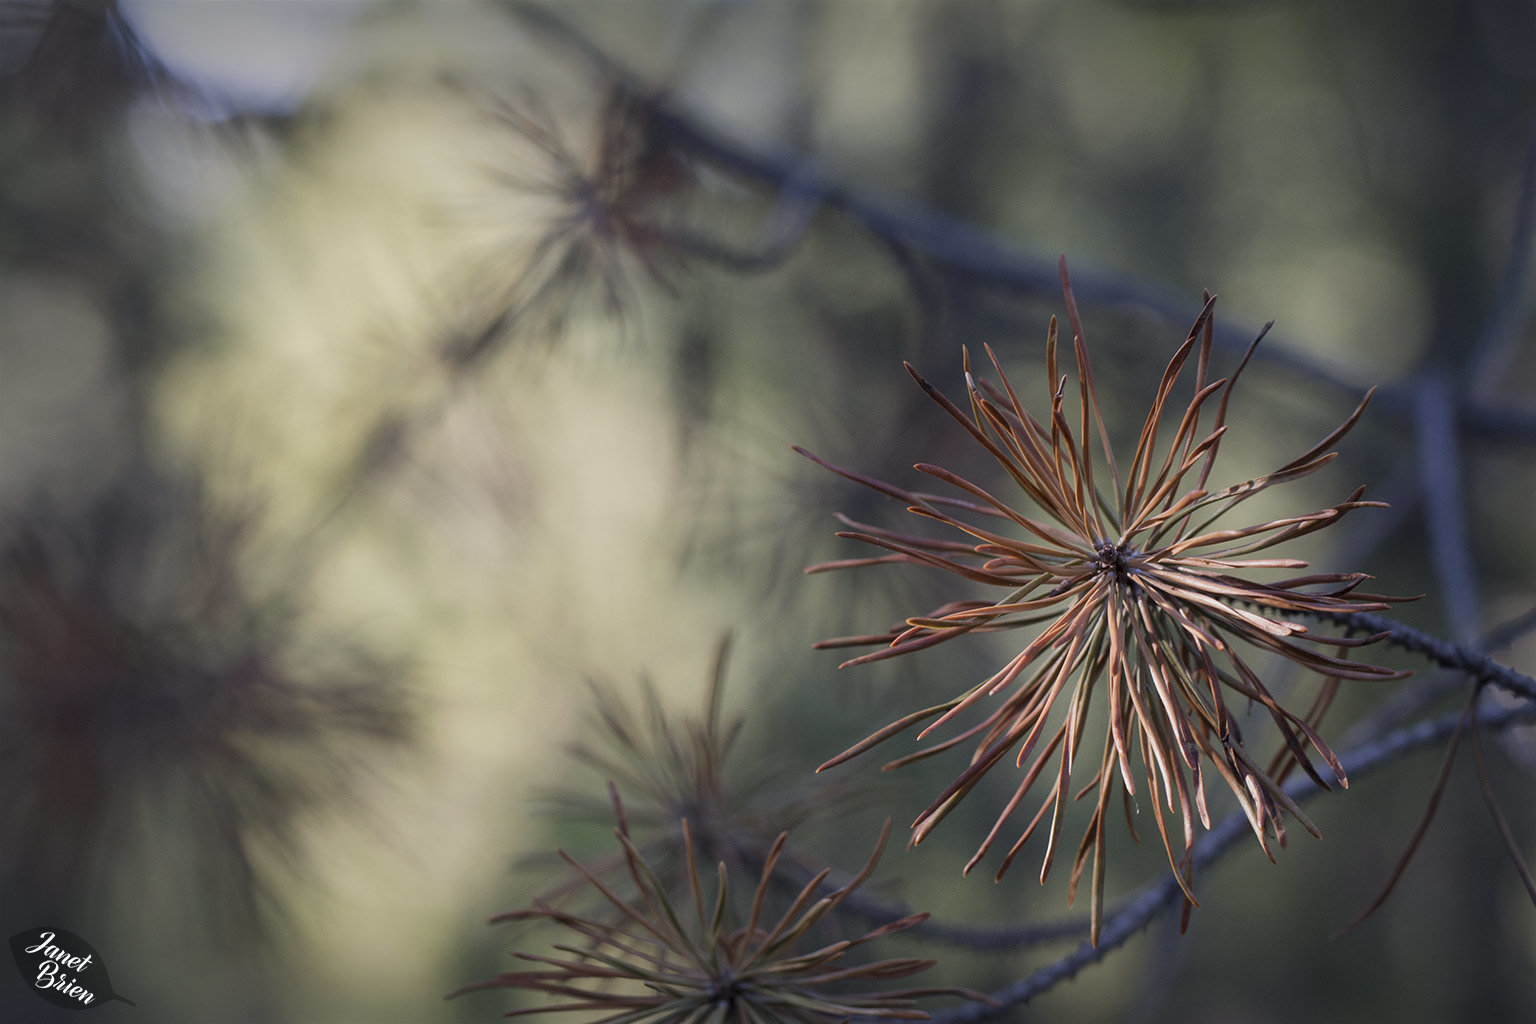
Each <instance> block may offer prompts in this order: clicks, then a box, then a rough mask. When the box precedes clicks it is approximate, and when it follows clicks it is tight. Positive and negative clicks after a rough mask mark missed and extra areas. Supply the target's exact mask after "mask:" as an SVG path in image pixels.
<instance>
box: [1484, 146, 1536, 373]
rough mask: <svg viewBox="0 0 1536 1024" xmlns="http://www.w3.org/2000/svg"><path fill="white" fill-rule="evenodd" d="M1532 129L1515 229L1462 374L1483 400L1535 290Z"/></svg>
mask: <svg viewBox="0 0 1536 1024" xmlns="http://www.w3.org/2000/svg"><path fill="white" fill-rule="evenodd" d="M1533 265H1536V132H1533V133H1532V135H1531V139H1530V142H1529V143H1528V144H1527V146H1526V151H1525V166H1524V167H1523V168H1522V174H1521V179H1520V198H1519V200H1518V201H1517V203H1516V205H1515V227H1514V232H1513V234H1512V236H1511V238H1510V242H1509V258H1508V259H1507V260H1506V261H1505V263H1504V275H1503V277H1502V278H1500V280H1499V288H1498V291H1497V293H1496V294H1495V295H1494V299H1493V303H1492V305H1491V306H1490V308H1489V313H1488V317H1487V319H1486V320H1485V321H1484V323H1483V329H1482V332H1481V333H1480V334H1479V335H1478V339H1477V345H1476V347H1475V348H1474V349H1473V354H1472V362H1471V365H1470V366H1469V367H1468V378H1469V380H1470V382H1471V388H1472V393H1473V394H1474V395H1476V396H1478V397H1479V398H1487V397H1489V396H1491V395H1493V394H1494V393H1496V392H1497V390H1498V384H1499V381H1500V380H1502V379H1503V377H1504V373H1505V371H1506V370H1507V369H1508V367H1509V363H1510V361H1511V360H1512V359H1513V358H1514V354H1515V349H1516V347H1517V346H1518V344H1519V342H1520V338H1521V331H1520V328H1521V325H1522V324H1524V323H1525V320H1526V317H1527V316H1528V315H1529V313H1530V308H1531V297H1532V292H1533V291H1536V266H1533Z"/></svg>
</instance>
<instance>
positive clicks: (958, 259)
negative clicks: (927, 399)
mask: <svg viewBox="0 0 1536 1024" xmlns="http://www.w3.org/2000/svg"><path fill="white" fill-rule="evenodd" d="M502 6H503V8H504V9H505V10H506V11H507V12H508V13H509V14H510V15H511V16H513V17H514V18H516V19H517V20H518V21H519V22H520V23H521V24H522V25H523V26H525V27H526V28H528V29H530V30H532V31H534V32H537V33H539V34H540V35H542V36H544V37H545V38H547V39H550V40H552V41H554V42H556V43H557V44H559V45H561V46H563V47H565V48H566V49H568V50H569V51H570V52H571V53H572V54H573V55H575V56H577V57H579V58H580V59H582V60H584V61H585V62H586V63H587V64H588V65H589V66H590V67H591V68H592V70H593V71H594V72H595V73H597V74H599V75H601V76H602V77H603V78H605V79H606V80H607V81H609V82H610V83H611V84H612V85H613V87H614V88H615V89H617V90H619V91H621V92H630V93H633V94H635V95H639V96H644V97H646V98H647V99H648V101H649V102H650V103H651V104H652V105H653V106H652V111H653V113H652V116H653V118H654V123H655V124H657V125H658V126H659V127H662V128H664V129H665V131H666V132H667V136H668V138H669V140H671V141H672V142H673V143H674V144H676V145H678V146H680V147H684V148H686V149H688V150H689V151H690V152H692V153H693V154H694V155H696V156H698V157H700V158H703V159H707V160H709V161H710V162H712V163H713V164H715V165H716V166H718V167H719V168H721V169H722V170H726V171H730V172H732V173H734V174H736V175H738V176H739V177H741V178H745V179H749V180H753V181H756V182H759V183H760V184H762V185H764V186H767V187H769V188H771V189H773V190H775V191H776V192H778V193H780V194H781V195H783V196H784V197H785V198H789V199H792V200H793V201H796V202H799V203H803V204H804V206H805V208H806V209H814V208H826V209H829V210H835V211H837V212H839V213H841V214H843V215H844V216H846V217H848V218H849V219H850V220H852V221H853V222H855V223H857V224H859V225H860V226H862V227H863V228H864V229H865V230H866V231H868V232H870V233H871V234H872V235H874V236H876V237H878V238H880V239H882V240H884V241H886V242H887V243H890V244H900V245H903V246H905V247H908V248H910V249H912V250H916V251H921V252H922V253H923V254H924V255H925V256H926V257H928V258H929V259H930V260H931V261H933V262H934V263H937V264H940V265H942V266H943V267H945V268H946V269H947V270H948V271H949V272H950V273H952V274H954V275H955V276H957V277H961V278H965V279H968V280H971V281H975V282H980V283H985V284H990V285H994V286H997V287H1000V288H1005V289H1007V290H1009V291H1010V292H1011V293H1014V294H1023V295H1041V296H1047V295H1048V296H1054V295H1055V294H1056V293H1057V289H1058V288H1059V285H1060V279H1059V276H1058V274H1057V269H1056V264H1057V258H1056V256H1054V255H1049V256H1047V255H1044V254H1037V253H1032V252H1029V251H1027V250H1025V249H1023V248H1021V247H1019V246H1017V245H1015V244H1013V243H1011V242H1008V241H1006V240H1004V239H1001V238H999V237H997V236H995V235H992V234H990V233H987V232H985V231H981V230H979V229H977V228H975V227H972V226H971V225H969V224H965V223H963V222H960V221H957V220H954V219H952V218H950V217H946V216H944V215H943V214H940V213H936V212H934V211H932V210H927V209H923V208H920V207H912V206H907V205H903V204H900V203H897V202H894V201H891V200H887V199H882V198H877V197H876V196H874V195H873V194H872V193H870V192H869V191H867V190H863V189H853V188H849V187H847V186H845V185H842V184H840V183H838V182H836V181H834V180H832V179H831V178H828V177H826V176H824V175H821V174H818V173H816V172H815V171H813V170H809V169H808V167H807V162H806V161H805V159H804V158H802V157H798V156H785V155H782V154H776V153H770V152H767V151H766V150H763V149H761V148H758V147H753V146H748V145H746V144H744V143H742V142H741V141H740V140H737V139H733V138H731V137H730V136H728V135H726V134H725V133H723V132H720V131H717V130H715V129H714V128H711V127H709V126H708V125H706V124H704V123H703V122H702V121H700V120H699V119H697V118H695V117H693V116H691V115H690V114H688V113H687V112H685V111H684V110H682V109H681V108H680V107H679V106H678V105H677V104H676V103H675V102H672V101H667V100H665V99H661V100H658V99H657V98H656V93H655V90H654V89H653V88H651V87H649V86H648V84H647V83H646V82H645V81H644V80H643V79H641V78H640V76H638V75H637V74H635V72H633V71H632V70H631V69H629V68H628V67H627V66H625V65H624V64H623V63H621V62H620V61H618V60H617V59H615V58H614V57H612V56H611V55H609V54H608V53H607V52H606V51H605V50H603V49H602V48H601V47H599V46H598V45H597V44H595V43H594V42H592V41H591V40H590V39H588V38H587V37H586V36H585V35H583V34H582V33H581V32H580V31H579V30H577V29H575V28H573V27H572V26H571V25H570V24H569V23H568V22H566V21H565V20H564V19H563V18H561V17H560V16H559V15H556V14H555V13H553V12H552V11H551V10H550V9H549V8H547V7H545V6H543V5H540V4H536V3H529V2H526V0H503V5H502ZM1079 268H1080V269H1076V270H1074V271H1073V275H1072V280H1073V290H1074V291H1075V292H1076V294H1077V296H1078V298H1079V299H1081V300H1083V301H1084V302H1091V303H1093V304H1095V305H1100V306H1112V307H1120V308H1129V309H1135V310H1140V311H1144V312H1150V313H1152V314H1154V315H1156V316H1159V317H1161V318H1162V319H1165V320H1169V321H1173V322H1178V323H1183V322H1184V320H1185V319H1186V318H1187V314H1188V309H1189V296H1188V295H1185V294H1184V293H1182V292H1180V291H1178V290H1176V289H1171V288H1167V287H1163V286H1159V285H1155V284H1151V283H1148V282H1146V281H1142V280H1140V279H1138V278H1135V277H1132V276H1130V275H1127V274H1119V273H1114V272H1111V271H1103V270H1093V269H1091V268H1081V265H1080V264H1079ZM1254 333H1255V332H1254V330H1253V328H1252V327H1251V325H1245V324H1240V323H1235V322H1224V323H1223V324H1221V325H1218V327H1217V329H1216V333H1215V342H1216V344H1217V345H1218V346H1220V347H1222V348H1224V349H1226V350H1228V351H1230V352H1234V353H1241V352H1243V351H1246V349H1247V348H1248V345H1249V343H1250V342H1251V341H1252V340H1253V335H1254ZM1258 357H1259V358H1262V359H1267V360H1268V361H1270V362H1271V363H1273V364H1275V365H1278V366H1282V367H1284V368H1286V369H1288V370H1291V371H1293V372H1295V373H1297V374H1300V375H1302V376H1304V377H1306V378H1307V379H1309V380H1312V381H1314V382H1316V383H1318V384H1321V385H1324V386H1325V387H1327V388H1329V389H1331V390H1334V391H1337V392H1339V393H1341V394H1344V395H1347V396H1349V397H1350V398H1351V399H1352V400H1353V399H1354V398H1357V397H1358V396H1359V395H1360V394H1361V393H1362V392H1363V391H1364V390H1365V386H1364V385H1363V384H1362V383H1361V382H1360V381H1357V380H1355V379H1353V378H1352V377H1351V376H1349V375H1347V374H1345V373H1342V372H1340V371H1339V370H1338V369H1336V368H1334V367H1332V366H1330V365H1329V364H1327V363H1325V362H1322V361H1319V360H1316V359H1313V358H1312V357H1310V356H1307V355H1305V354H1303V353H1302V352H1301V351H1300V350H1299V349H1297V348H1295V347H1290V346H1286V345H1285V343H1284V342H1283V341H1282V342H1278V343H1274V342H1272V343H1271V344H1269V345H1266V346H1265V347H1263V348H1261V349H1260V350H1259V352H1258ZM1376 406H1377V408H1379V409H1381V410H1383V411H1384V412H1387V413H1389V414H1391V415H1394V416H1395V417H1397V418H1399V419H1405V420H1406V419H1411V418H1412V417H1413V416H1414V414H1415V395H1414V389H1413V388H1412V387H1411V386H1409V385H1406V384H1395V385H1391V384H1389V385H1385V386H1382V387H1381V388H1379V389H1378V390H1377V394H1376ZM1457 425H1458V427H1459V428H1460V429H1461V430H1462V431H1464V432H1466V433H1468V434H1470V435H1475V436H1477V437H1479V438H1481V439H1483V440H1490V441H1503V442H1514V443H1530V442H1532V441H1536V409H1527V408H1521V407H1497V406H1494V405H1493V404H1492V403H1487V402H1479V403H1471V402H1465V403H1460V406H1459V408H1458V410H1457Z"/></svg>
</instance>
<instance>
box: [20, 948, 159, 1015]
mask: <svg viewBox="0 0 1536 1024" xmlns="http://www.w3.org/2000/svg"><path fill="white" fill-rule="evenodd" d="M11 954H12V955H13V956H14V957H15V958H16V969H17V970H19V971H21V976H22V977H23V978H25V979H26V982H27V984H28V985H30V986H31V987H32V991H34V992H36V993H37V994H38V995H39V996H42V997H43V998H44V999H46V1000H48V1001H49V1002H50V1003H52V1004H53V1005H55V1006H66V1007H73V1008H75V1009H79V1008H80V1007H82V1006H94V1005H95V1004H96V1003H98V1002H101V1003H105V1002H110V1001H111V1000H113V999H117V1000H119V1001H121V1002H124V1003H127V1004H128V1005H129V1006H134V1005H136V1004H135V1003H134V1001H133V1000H132V999H124V998H123V997H122V996H120V995H118V994H117V993H116V992H113V991H112V981H111V979H109V978H108V977H107V965H106V964H104V963H102V962H101V959H100V958H99V957H98V956H97V955H96V951H95V950H94V949H92V948H91V944H90V943H89V942H86V941H85V940H84V939H82V938H81V937H80V936H78V935H76V934H75V933H74V932H67V931H65V930H64V929H62V928H30V929H28V930H27V931H24V932H17V933H16V934H15V935H12V936H11Z"/></svg>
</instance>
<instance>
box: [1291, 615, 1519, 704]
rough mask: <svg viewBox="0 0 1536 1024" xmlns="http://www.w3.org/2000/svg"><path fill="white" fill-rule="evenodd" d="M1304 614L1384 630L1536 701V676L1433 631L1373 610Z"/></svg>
mask: <svg viewBox="0 0 1536 1024" xmlns="http://www.w3.org/2000/svg"><path fill="white" fill-rule="evenodd" d="M1306 614H1309V615H1312V616H1313V617H1315V618H1320V619H1326V620H1327V621H1329V622H1334V623H1337V624H1338V625H1341V626H1345V627H1347V628H1349V629H1351V630H1355V631H1359V632H1364V633H1387V634H1389V635H1388V636H1387V637H1386V638H1385V639H1384V640H1383V643H1389V644H1392V645H1394V646H1396V647H1401V648H1402V649H1403V650H1405V651H1411V652H1413V653H1414V654H1418V655H1421V656H1423V657H1425V658H1428V659H1429V660H1430V661H1432V662H1434V663H1435V664H1437V665H1440V666H1443V667H1444V668H1451V669H1455V670H1456V671H1458V672H1460V673H1462V674H1463V675H1465V676H1466V677H1467V678H1468V679H1474V680H1477V681H1479V682H1485V683H1491V684H1493V685H1494V686H1497V687H1499V688H1500V689H1502V690H1508V691H1509V692H1510V693H1514V694H1518V695H1519V696H1521V697H1525V698H1526V699H1527V700H1531V701H1536V679H1533V678H1531V677H1530V676H1528V675H1526V674H1525V673H1524V672H1517V671H1515V670H1514V669H1512V668H1510V667H1509V666H1507V665H1501V664H1499V663H1498V662H1496V661H1494V660H1493V659H1492V658H1490V657H1488V656H1487V655H1486V654H1482V653H1480V652H1478V651H1475V650H1473V649H1472V648H1470V647H1465V646H1463V645H1461V644H1455V643H1452V642H1450V641H1449V640H1442V639H1440V638H1439V637H1437V636H1434V635H1433V634H1430V633H1426V632H1424V631H1423V630H1420V629H1414V628H1413V627H1412V626H1408V625H1405V624H1403V623H1401V622H1398V621H1397V620H1395V619H1389V618H1387V617H1386V616H1385V615H1377V614H1376V613H1374V612H1350V613H1334V612H1316V613H1312V612H1308V613H1306Z"/></svg>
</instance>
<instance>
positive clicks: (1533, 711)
mask: <svg viewBox="0 0 1536 1024" xmlns="http://www.w3.org/2000/svg"><path fill="white" fill-rule="evenodd" d="M1461 718H1462V716H1461V713H1460V712H1457V713H1455V714H1450V715H1445V716H1442V717H1439V718H1433V719H1428V720H1426V721H1423V722H1418V723H1416V724H1414V725H1411V726H1408V727H1407V728H1404V729H1399V730H1397V731H1395V732H1392V733H1389V734H1388V735H1386V736H1383V737H1381V738H1380V739H1379V740H1374V741H1372V742H1369V743H1365V744H1362V745H1361V746H1359V747H1356V748H1355V749H1353V750H1349V751H1346V752H1344V753H1343V754H1342V755H1340V760H1341V761H1343V763H1344V768H1345V770H1346V771H1347V772H1348V773H1349V776H1350V778H1352V779H1355V780H1358V779H1361V778H1364V777H1365V776H1368V775H1370V774H1371V773H1372V772H1374V771H1376V770H1377V769H1379V768H1381V767H1383V766H1385V765H1387V764H1390V763H1391V762H1393V761H1395V760H1397V759H1398V758H1400V757H1402V756H1404V755H1406V754H1409V753H1411V752H1413V751H1415V750H1418V749H1420V748H1422V747H1425V746H1428V745H1430V744H1432V743H1436V742H1438V741H1440V740H1443V739H1446V738H1447V737H1449V736H1451V735H1452V734H1453V733H1455V731H1456V728H1457V726H1458V724H1459V723H1460V722H1461ZM1533 719H1536V704H1531V703H1526V704H1520V705H1517V706H1515V707H1488V708H1483V709H1480V710H1479V711H1478V713H1477V715H1476V717H1475V718H1474V719H1473V720H1472V724H1473V725H1474V727H1476V728H1481V729H1490V730H1500V729H1504V728H1506V727H1508V726H1511V725H1515V724H1518V723H1521V722H1528V721H1531V720H1533ZM1285 791H1286V793H1288V794H1289V795H1290V796H1291V798H1292V799H1294V800H1296V801H1298V802H1302V801H1306V800H1309V799H1311V798H1312V797H1314V796H1316V795H1317V794H1318V793H1321V792H1323V791H1322V790H1320V789H1318V788H1317V787H1316V786H1315V785H1314V784H1313V782H1312V780H1311V779H1308V778H1306V777H1305V776H1298V777H1296V778H1294V779H1292V780H1291V781H1290V782H1288V783H1287V784H1286V786H1285ZM1248 831H1249V824H1248V819H1247V818H1246V817H1245V816H1244V815H1242V814H1233V815H1230V816H1228V817H1227V818H1225V819H1223V820H1222V821H1220V822H1218V823H1217V824H1216V826H1215V827H1214V828H1212V829H1211V830H1210V831H1209V832H1208V833H1206V834H1205V835H1204V836H1203V837H1202V838H1201V839H1200V841H1199V842H1197V843H1196V844H1195V850H1194V854H1193V858H1194V867H1195V871H1196V872H1197V873H1198V872H1199V871H1201V870H1202V869H1205V868H1208V867H1209V866H1210V865H1211V864H1213V863H1215V862H1216V861H1217V860H1218V859H1220V858H1221V857H1222V856H1223V855H1225V854H1226V853H1227V851H1228V850H1230V849H1232V848H1233V847H1235V845H1236V844H1237V843H1238V841H1239V840H1241V839H1242V838H1243V837H1244V836H1245V835H1247V833H1248ZM1180 899H1181V890H1180V888H1179V884H1178V880H1177V879H1176V878H1174V876H1173V875H1171V874H1170V875H1168V876H1167V877H1166V878H1164V879H1163V880H1162V881H1160V882H1158V883H1157V884H1155V885H1153V886H1150V887H1149V888H1147V889H1145V890H1144V891H1143V892H1142V893H1141V894H1140V895H1138V896H1136V897H1135V898H1134V899H1132V900H1131V901H1130V902H1129V903H1127V904H1125V905H1124V906H1123V907H1121V908H1120V909H1118V910H1116V911H1114V912H1113V913H1112V914H1110V915H1108V916H1106V917H1105V919H1104V930H1103V933H1102V934H1101V935H1100V937H1099V944H1098V945H1097V946H1093V945H1090V944H1089V943H1087V942H1084V943H1083V944H1082V945H1080V946H1078V947H1077V948H1076V949H1075V950H1073V951H1072V952H1071V953H1069V954H1067V955H1066V956H1064V957H1061V958H1060V959H1058V960H1056V961H1053V962H1052V963H1049V964H1047V965H1046V966H1044V967H1042V968H1040V969H1039V970H1037V971H1035V972H1034V973H1033V974H1030V975H1028V976H1027V977H1025V978H1022V979H1020V980H1019V981H1018V982H1016V983H1015V984H1013V985H1010V986H1009V987H1008V988H1005V989H1002V990H1001V991H998V992H994V993H992V995H993V998H995V999H996V1000H997V1005H996V1006H993V1005H987V1004H981V1003H976V1004H968V1005H965V1006H960V1007H956V1008H954V1009H951V1010H944V1011H940V1012H938V1013H935V1014H934V1015H933V1019H934V1021H936V1022H941V1024H960V1022H963V1021H979V1020H991V1019H994V1018H997V1017H1001V1016H1003V1015H1004V1014H1006V1013H1008V1011H1009V1010H1010V1009H1011V1008H1013V1007H1015V1006H1019V1005H1021V1004H1023V1003H1026V1002H1028V1001H1029V1000H1031V999H1033V998H1034V997H1035V996H1038V995H1040V994H1041V993H1043V992H1045V991H1047V990H1048V989H1051V988H1053V987H1055V986H1056V985H1058V984H1060V983H1061V982H1063V981H1066V980H1067V979H1069V978H1071V977H1073V976H1074V975H1075V974H1077V972H1078V971H1080V970H1082V969H1083V968H1084V967H1088V966H1090V965H1092V964H1095V963H1097V962H1098V961H1100V960H1102V959H1104V958H1105V957H1106V956H1108V955H1109V954H1110V953H1111V952H1112V951H1113V950H1115V949H1116V948H1118V947H1119V946H1121V945H1123V944H1124V943H1125V942H1127V941H1128V940H1129V939H1130V938H1131V937H1132V936H1134V935H1135V934H1136V933H1137V932H1139V931H1141V930H1142V929H1143V928H1145V927H1146V926H1147V925H1148V924H1150V923H1151V922H1152V921H1153V920H1155V919H1156V918H1157V917H1158V916H1159V915H1160V914H1162V913H1164V912H1165V911H1167V910H1169V909H1170V908H1172V907H1173V906H1175V905H1177V904H1178V903H1179V901H1180Z"/></svg>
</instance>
